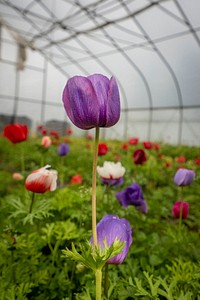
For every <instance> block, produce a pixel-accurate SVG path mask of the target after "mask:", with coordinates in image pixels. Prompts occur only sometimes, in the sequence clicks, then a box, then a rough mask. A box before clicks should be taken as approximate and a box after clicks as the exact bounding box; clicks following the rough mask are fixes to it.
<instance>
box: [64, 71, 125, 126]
mask: <svg viewBox="0 0 200 300" xmlns="http://www.w3.org/2000/svg"><path fill="white" fill-rule="evenodd" d="M63 103H64V107H65V111H66V113H67V115H68V117H69V119H70V120H71V121H72V123H73V124H74V125H76V126H77V127H79V128H81V129H91V128H95V127H111V126H113V125H115V124H116V123H117V121H118V120H119V117H120V97H119V90H118V86H117V82H116V80H115V78H114V77H111V79H109V78H107V77H105V76H104V75H101V74H93V75H91V76H88V77H83V76H74V77H72V78H70V79H69V80H68V81H67V84H66V86H65V88H64V91H63Z"/></svg>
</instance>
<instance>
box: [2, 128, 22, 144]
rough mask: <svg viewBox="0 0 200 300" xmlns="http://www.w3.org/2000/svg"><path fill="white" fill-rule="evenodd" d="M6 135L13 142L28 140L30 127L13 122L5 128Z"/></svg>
mask: <svg viewBox="0 0 200 300" xmlns="http://www.w3.org/2000/svg"><path fill="white" fill-rule="evenodd" d="M4 136H5V137H6V138H7V139H9V140H10V141H11V142H12V143H13V144H17V143H20V142H23V141H25V140H27V136H28V127H27V126H26V125H21V124H11V125H7V126H6V127H5V128H4Z"/></svg>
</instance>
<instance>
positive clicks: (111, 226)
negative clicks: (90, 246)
mask: <svg viewBox="0 0 200 300" xmlns="http://www.w3.org/2000/svg"><path fill="white" fill-rule="evenodd" d="M116 238H118V239H119V240H120V241H121V242H126V244H125V245H124V247H123V249H122V251H121V253H120V254H118V255H115V256H114V257H112V258H110V259H109V260H108V261H107V263H110V264H121V263H122V262H123V261H124V259H125V258H126V256H127V254H128V251H129V247H130V245H131V244H132V229H131V226H130V224H129V222H128V221H127V220H126V219H124V218H123V219H119V217H118V216H116V215H106V216H104V217H103V218H102V219H101V221H100V222H99V223H98V224H97V240H98V243H99V244H100V245H101V247H103V248H104V241H105V239H106V243H107V245H108V246H111V245H112V244H113V243H114V241H115V239H116ZM91 242H92V243H93V239H92V238H91Z"/></svg>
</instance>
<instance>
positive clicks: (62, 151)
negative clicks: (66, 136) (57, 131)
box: [58, 144, 69, 156]
mask: <svg viewBox="0 0 200 300" xmlns="http://www.w3.org/2000/svg"><path fill="white" fill-rule="evenodd" d="M68 153H69V145H67V144H60V145H59V147H58V155H60V156H65V155H67V154H68Z"/></svg>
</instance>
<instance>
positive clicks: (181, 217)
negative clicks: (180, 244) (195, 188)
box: [178, 187, 183, 238]
mask: <svg viewBox="0 0 200 300" xmlns="http://www.w3.org/2000/svg"><path fill="white" fill-rule="evenodd" d="M182 197H183V187H181V189H180V201H181V205H180V215H179V221H178V232H179V238H180V237H181V226H182V219H183V200H182Z"/></svg>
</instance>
